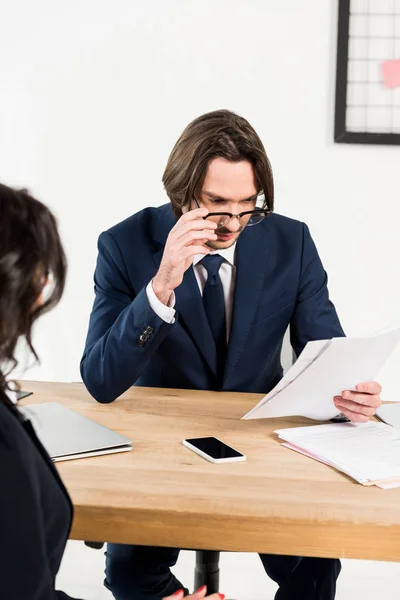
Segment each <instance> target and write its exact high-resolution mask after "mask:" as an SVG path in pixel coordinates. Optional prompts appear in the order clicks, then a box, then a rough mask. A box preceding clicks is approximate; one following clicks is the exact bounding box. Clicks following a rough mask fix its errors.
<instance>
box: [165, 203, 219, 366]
mask: <svg viewBox="0 0 400 600" xmlns="http://www.w3.org/2000/svg"><path fill="white" fill-rule="evenodd" d="M159 214H160V218H159V222H158V224H157V227H156V233H155V239H156V241H158V242H159V243H160V244H162V246H161V248H159V249H158V250H157V252H156V253H155V254H154V261H155V263H156V266H157V269H158V268H159V266H160V263H161V259H162V256H163V252H164V248H165V242H166V240H167V237H168V234H169V232H170V231H171V229H172V227H173V226H174V224H175V220H174V217H173V213H172V211H171V209H170V207H169V206H163V207H161V209H160V213H159ZM175 297H176V306H175V308H176V310H177V313H178V319H179V321H180V322H181V324H182V326H183V327H184V328H185V330H186V331H187V333H188V334H189V336H190V337H191V339H192V340H193V342H194V343H195V344H196V346H197V348H198V350H199V351H200V352H201V354H202V356H203V358H204V359H205V361H206V362H207V364H208V366H209V367H210V369H211V371H212V372H213V373H214V374H216V373H217V354H216V348H215V342H214V338H213V336H212V333H211V329H210V326H209V324H208V319H207V315H206V313H205V310H204V306H203V300H202V297H201V294H200V290H199V286H198V283H197V280H196V276H195V274H194V271H193V267H189V269H188V270H187V271H186V273H185V275H184V278H183V281H182V283H181V285H180V286H179V287H178V288H176V290H175Z"/></svg>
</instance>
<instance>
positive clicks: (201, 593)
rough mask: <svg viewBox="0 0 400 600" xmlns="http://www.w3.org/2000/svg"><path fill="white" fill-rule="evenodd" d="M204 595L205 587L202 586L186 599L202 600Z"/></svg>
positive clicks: (205, 592)
mask: <svg viewBox="0 0 400 600" xmlns="http://www.w3.org/2000/svg"><path fill="white" fill-rule="evenodd" d="M206 594H207V586H206V585H203V586H202V587H201V588H199V589H198V590H197V592H194V593H193V594H191V595H190V596H187V598H188V599H190V600H202V598H204V596H205V595H206Z"/></svg>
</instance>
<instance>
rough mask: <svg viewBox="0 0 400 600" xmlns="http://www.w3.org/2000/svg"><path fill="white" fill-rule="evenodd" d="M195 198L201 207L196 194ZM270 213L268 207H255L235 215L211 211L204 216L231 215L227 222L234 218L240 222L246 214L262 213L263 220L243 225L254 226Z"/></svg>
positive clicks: (198, 206) (197, 204)
mask: <svg viewBox="0 0 400 600" xmlns="http://www.w3.org/2000/svg"><path fill="white" fill-rule="evenodd" d="M193 200H194V202H195V204H196V206H197V208H200V205H199V203H198V202H197V200H196V198H195V197H194V196H193ZM270 214H271V211H270V210H268V209H265V208H255V209H253V210H245V211H243V212H241V213H238V214H237V215H234V214H233V213H230V212H210V213H208V215H207V216H206V217H204V218H205V219H208V218H209V217H229V219H228V220H227V221H226V223H229V221H230V220H231V219H233V218H235V219H237V220H238V221H239V223H240V219H241V218H242V217H244V216H246V215H262V219H261V221H258V223H246V225H243V228H244V227H254V226H255V225H259V224H260V223H261V222H262V221H263V220H264V219H265V218H266V217H268V216H269V215H270ZM249 220H250V219H249ZM226 223H225V225H226Z"/></svg>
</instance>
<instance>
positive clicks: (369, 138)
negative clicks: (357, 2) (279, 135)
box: [334, 0, 400, 145]
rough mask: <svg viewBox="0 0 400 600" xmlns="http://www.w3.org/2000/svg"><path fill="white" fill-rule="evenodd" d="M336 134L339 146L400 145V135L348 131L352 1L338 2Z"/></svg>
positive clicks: (341, 0)
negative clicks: (348, 69)
mask: <svg viewBox="0 0 400 600" xmlns="http://www.w3.org/2000/svg"><path fill="white" fill-rule="evenodd" d="M338 1H339V11H338V35H337V60H336V96H335V133H334V140H335V142H336V143H337V144H385V145H400V133H367V132H365V133H363V132H353V131H347V130H346V107H347V67H348V59H349V27H350V0H338Z"/></svg>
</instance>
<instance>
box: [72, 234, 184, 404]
mask: <svg viewBox="0 0 400 600" xmlns="http://www.w3.org/2000/svg"><path fill="white" fill-rule="evenodd" d="M98 251H99V253H98V258H97V266H96V271H95V275H94V281H95V300H94V304H93V309H92V313H91V316H90V322H89V331H88V335H87V339H86V346H85V350H84V354H83V357H82V360H81V375H82V379H83V381H84V383H85V385H86V387H87V389H88V391H89V392H90V394H91V395H92V396H93V397H94V398H95V399H96V400H97V401H99V402H103V403H106V402H113V400H115V399H116V398H117V397H118V396H120V395H121V394H122V393H123V392H125V391H126V390H127V389H128V388H129V387H130V386H131V385H133V384H134V383H135V382H136V380H137V379H138V378H139V377H140V374H141V372H142V371H143V369H144V368H145V367H146V365H147V364H148V362H149V361H150V359H151V357H152V356H153V355H154V353H155V352H156V350H157V348H158V347H159V345H160V344H161V342H162V341H163V339H164V338H165V336H166V335H167V334H168V333H169V331H170V330H171V328H172V327H174V323H166V322H165V321H164V320H163V319H161V318H160V317H159V316H158V315H157V314H156V313H155V312H154V311H153V309H152V308H151V306H150V304H149V299H148V296H147V293H146V286H144V287H143V289H142V290H140V292H139V293H138V294H137V295H134V293H133V291H132V287H131V285H130V283H129V279H128V275H127V272H126V269H125V263H124V260H123V257H122V254H121V251H120V249H119V247H118V245H117V243H116V241H115V240H114V238H113V237H112V235H111V234H110V233H109V232H105V233H102V234H101V236H100V238H99V242H98ZM146 285H147V284H146Z"/></svg>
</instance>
